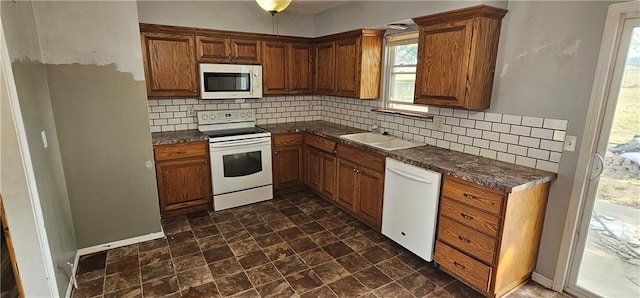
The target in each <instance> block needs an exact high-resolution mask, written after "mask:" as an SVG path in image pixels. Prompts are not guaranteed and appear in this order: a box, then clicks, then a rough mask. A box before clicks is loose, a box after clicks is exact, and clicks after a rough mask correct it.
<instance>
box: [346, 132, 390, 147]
mask: <svg viewBox="0 0 640 298" xmlns="http://www.w3.org/2000/svg"><path fill="white" fill-rule="evenodd" d="M340 137H341V138H344V139H347V140H351V141H356V142H360V143H364V144H371V143H381V142H388V141H391V140H393V139H394V138H393V137H392V136H383V135H381V134H377V133H372V132H363V133H354V134H350V135H341V136H340Z"/></svg>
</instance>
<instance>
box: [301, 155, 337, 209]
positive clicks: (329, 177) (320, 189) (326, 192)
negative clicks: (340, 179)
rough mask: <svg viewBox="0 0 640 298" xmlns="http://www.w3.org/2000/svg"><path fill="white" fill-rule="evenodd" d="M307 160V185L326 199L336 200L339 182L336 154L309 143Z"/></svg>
mask: <svg viewBox="0 0 640 298" xmlns="http://www.w3.org/2000/svg"><path fill="white" fill-rule="evenodd" d="M305 160H306V163H305V173H306V176H305V177H306V178H305V179H306V180H305V182H306V184H307V186H309V188H311V189H312V190H313V191H315V192H317V193H318V194H319V195H320V196H322V197H324V198H325V199H329V200H332V201H333V200H335V194H336V182H337V178H336V174H337V172H336V169H337V168H336V166H337V161H336V157H335V155H333V154H332V153H327V152H324V151H321V150H318V149H316V148H314V147H310V146H308V145H307V147H306V148H305Z"/></svg>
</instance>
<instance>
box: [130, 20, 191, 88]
mask: <svg viewBox="0 0 640 298" xmlns="http://www.w3.org/2000/svg"><path fill="white" fill-rule="evenodd" d="M141 38H142V52H143V55H142V57H143V60H144V69H145V78H146V84H147V96H149V97H170V96H175V97H186V96H197V95H198V94H199V90H198V78H197V67H196V60H195V42H194V37H193V35H181V34H170V33H152V32H142V33H141Z"/></svg>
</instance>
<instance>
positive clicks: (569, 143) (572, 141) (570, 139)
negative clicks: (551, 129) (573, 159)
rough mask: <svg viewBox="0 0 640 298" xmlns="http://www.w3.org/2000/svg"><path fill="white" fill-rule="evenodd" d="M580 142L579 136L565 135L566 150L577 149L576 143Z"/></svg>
mask: <svg viewBox="0 0 640 298" xmlns="http://www.w3.org/2000/svg"><path fill="white" fill-rule="evenodd" d="M577 142H578V137H577V136H569V135H567V136H565V137H564V151H570V152H573V151H576V143H577Z"/></svg>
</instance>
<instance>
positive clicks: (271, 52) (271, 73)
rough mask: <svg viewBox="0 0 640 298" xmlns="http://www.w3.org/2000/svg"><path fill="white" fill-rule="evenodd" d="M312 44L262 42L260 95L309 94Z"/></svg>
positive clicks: (310, 87)
mask: <svg viewBox="0 0 640 298" xmlns="http://www.w3.org/2000/svg"><path fill="white" fill-rule="evenodd" d="M312 52H313V45H312V44H302V43H286V42H279V41H265V42H264V44H263V55H262V57H263V58H262V73H263V76H262V77H263V82H262V84H263V92H262V93H263V94H266V95H288V94H310V93H311V89H312V84H311V72H312V70H313V69H312V67H311V62H312V60H311V55H312Z"/></svg>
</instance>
